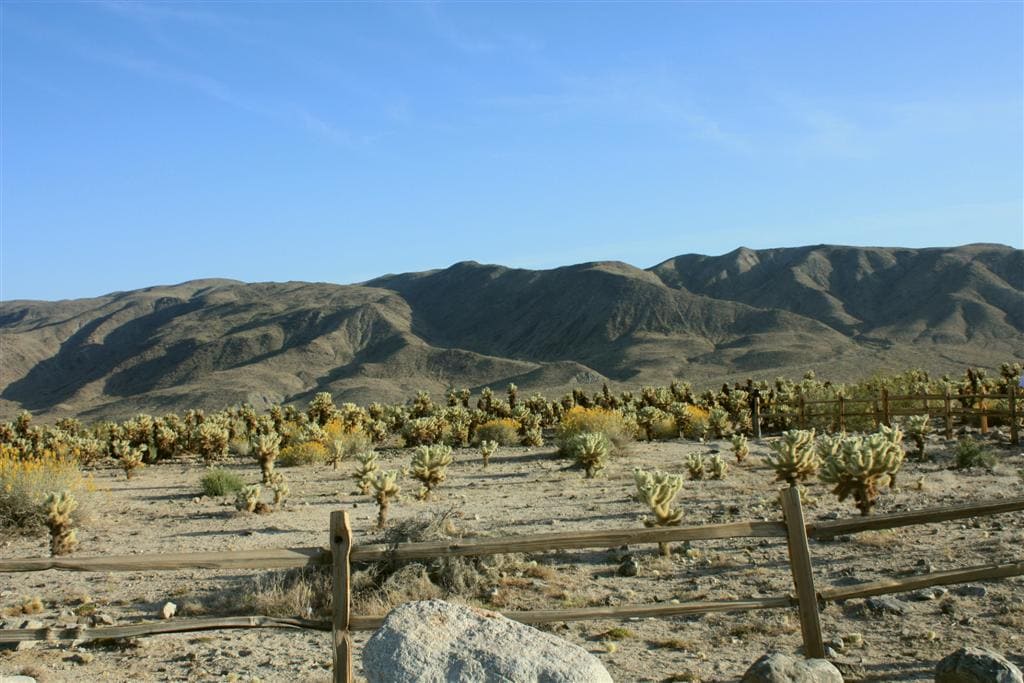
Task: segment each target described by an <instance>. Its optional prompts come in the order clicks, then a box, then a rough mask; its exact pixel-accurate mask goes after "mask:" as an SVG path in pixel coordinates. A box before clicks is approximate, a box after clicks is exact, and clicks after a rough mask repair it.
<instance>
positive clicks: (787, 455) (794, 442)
mask: <svg viewBox="0 0 1024 683" xmlns="http://www.w3.org/2000/svg"><path fill="white" fill-rule="evenodd" d="M769 445H770V446H771V449H772V450H773V451H774V454H772V455H769V456H768V464H770V465H771V466H772V469H774V470H775V478H776V479H777V480H778V481H784V482H786V483H787V484H789V485H790V486H794V485H795V484H796V483H797V482H798V481H806V480H807V479H809V478H810V477H811V476H813V475H814V474H815V473H816V472H817V471H818V468H819V467H820V466H821V460H820V459H819V458H818V454H817V452H816V451H815V447H814V430H813V429H810V430H802V429H791V430H789V431H788V432H784V433H783V434H782V438H781V439H779V440H778V441H773V442H772V443H770V444H769Z"/></svg>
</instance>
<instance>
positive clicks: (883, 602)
mask: <svg viewBox="0 0 1024 683" xmlns="http://www.w3.org/2000/svg"><path fill="white" fill-rule="evenodd" d="M864 604H865V606H867V608H868V609H869V610H871V611H872V612H877V613H879V614H895V615H898V616H902V615H904V614H906V613H907V608H906V607H904V606H903V605H901V604H900V603H899V602H898V601H896V600H893V599H892V598H884V597H879V596H876V597H873V598H868V599H867V600H866V601H865V603H864Z"/></svg>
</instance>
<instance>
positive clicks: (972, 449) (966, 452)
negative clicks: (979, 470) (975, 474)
mask: <svg viewBox="0 0 1024 683" xmlns="http://www.w3.org/2000/svg"><path fill="white" fill-rule="evenodd" d="M955 454H956V468H957V469H958V470H964V469H968V468H971V467H984V468H986V469H992V468H993V467H995V464H996V461H997V458H996V455H995V453H993V452H992V451H989V450H988V449H985V448H982V447H981V445H980V444H979V443H978V442H977V441H975V440H974V439H972V438H971V437H969V436H965V437H964V438H962V439H960V441H958V442H957V444H956V453H955Z"/></svg>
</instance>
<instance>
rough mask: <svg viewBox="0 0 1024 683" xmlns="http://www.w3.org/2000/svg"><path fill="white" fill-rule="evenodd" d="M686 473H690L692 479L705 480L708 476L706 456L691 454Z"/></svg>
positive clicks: (687, 459) (687, 460) (688, 458)
mask: <svg viewBox="0 0 1024 683" xmlns="http://www.w3.org/2000/svg"><path fill="white" fill-rule="evenodd" d="M686 471H687V472H689V473H690V479H703V478H704V477H705V476H706V475H707V471H706V470H705V467H704V456H703V455H701V454H700V453H690V455H688V456H687V457H686Z"/></svg>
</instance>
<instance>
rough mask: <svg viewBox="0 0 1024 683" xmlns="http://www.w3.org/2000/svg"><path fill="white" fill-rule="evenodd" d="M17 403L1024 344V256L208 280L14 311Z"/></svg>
mask: <svg viewBox="0 0 1024 683" xmlns="http://www.w3.org/2000/svg"><path fill="white" fill-rule="evenodd" d="M0 352H2V356H3V363H2V364H0V413H2V415H3V416H4V417H10V416H11V415H12V414H13V413H15V412H16V411H18V410H20V409H22V408H25V409H28V410H31V411H33V412H38V413H42V414H48V415H61V414H80V415H84V416H85V417H97V416H115V417H124V416H128V415H130V414H132V413H135V412H139V411H148V412H155V413H159V412H163V411H168V410H181V409H183V408H186V407H195V406H203V407H208V408H217V407H221V406H224V405H228V404H232V403H236V402H240V401H248V402H251V403H253V404H255V405H257V406H264V405H266V404H268V403H277V402H289V401H305V400H308V399H309V398H310V397H311V396H312V395H313V394H314V393H315V392H317V391H324V390H327V391H331V392H332V393H334V394H335V395H336V397H338V399H339V400H352V401H356V402H363V403H365V402H368V401H370V400H385V401H393V400H399V399H403V398H406V397H408V396H409V395H411V394H412V393H413V392H414V391H416V390H418V389H427V390H430V391H434V392H440V391H442V390H443V389H444V388H445V387H446V386H448V385H455V386H469V387H473V388H477V387H480V386H483V385H488V384H493V385H504V384H505V383H507V382H515V383H516V384H518V385H520V387H521V388H522V389H523V390H524V391H533V390H541V391H545V392H548V393H555V392H561V391H564V390H566V389H568V388H571V387H572V386H575V385H578V384H592V383H599V382H602V381H605V380H608V381H610V382H611V383H612V385H613V386H614V385H620V386H622V387H635V386H636V385H639V384H641V383H654V382H667V381H669V380H670V379H672V378H673V377H679V378H684V379H689V380H691V381H695V382H698V383H701V382H711V381H723V380H731V379H740V378H743V377H746V376H747V375H748V374H753V375H758V376H769V377H771V376H774V375H777V374H798V373H802V372H803V371H805V370H806V369H810V368H813V369H815V370H817V371H818V372H819V373H822V374H825V375H831V376H835V377H836V378H837V379H844V378H852V377H859V376H863V375H866V374H870V373H872V372H874V371H876V370H883V369H902V368H906V367H909V366H920V367H924V368H926V369H930V370H933V371H946V370H958V369H961V368H962V367H963V366H964V365H967V364H975V365H990V366H994V365H996V364H998V363H999V362H1001V361H1004V360H1010V359H1020V358H1022V357H1024V252H1022V251H1020V250H1015V249H1012V248H1010V247H1005V246H999V245H970V246H966V247H958V248H950V249H919V250H915V249H881V248H854V247H834V246H819V247H801V248H794V249H771V250H762V251H753V250H749V249H742V248H741V249H738V250H736V251H734V252H731V253H729V254H725V255H723V256H714V257H712V256H700V255H685V256H679V257H676V258H673V259H670V260H668V261H665V262H664V263H662V264H660V265H658V266H655V267H654V268H651V269H650V270H646V271H645V270H641V269H638V268H634V267H633V266H630V265H627V264H624V263H618V262H602V263H587V264H581V265H576V266H567V267H564V268H556V269H553V270H545V271H531V270H520V269H509V268H504V267H501V266H487V265H480V264H477V263H472V262H465V263H458V264H455V265H454V266H452V267H450V268H447V269H444V270H439V271H430V272H426V273H411V274H404V275H392V276H385V277H381V278H377V279H375V280H372V281H370V282H367V283H364V284H363V285H334V284H326V283H317V284H314V283H302V282H291V283H255V284H245V283H240V282H236V281H232V280H199V281H193V282H187V283H183V284H180V285H174V286H166V287H151V288H147V289H143V290H137V291H133V292H119V293H114V294H110V295H107V296H103V297H98V298H95V299H80V300H74V301H58V302H36V301H11V302H5V303H2V304H0Z"/></svg>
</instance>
